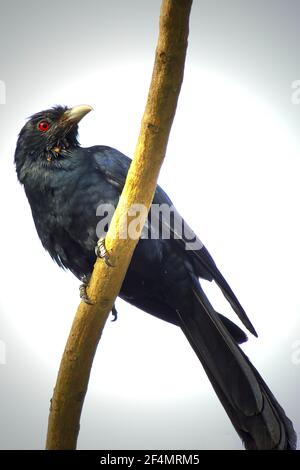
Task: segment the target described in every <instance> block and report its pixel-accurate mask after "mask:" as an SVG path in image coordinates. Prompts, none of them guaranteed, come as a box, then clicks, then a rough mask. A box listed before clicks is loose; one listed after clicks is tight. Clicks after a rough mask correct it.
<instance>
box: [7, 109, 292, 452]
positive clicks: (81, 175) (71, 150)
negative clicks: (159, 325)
mask: <svg viewBox="0 0 300 470" xmlns="http://www.w3.org/2000/svg"><path fill="white" fill-rule="evenodd" d="M91 109H92V108H91V107H90V106H77V107H74V108H71V109H70V108H67V107H62V106H56V107H54V108H52V109H48V110H46V111H42V112H39V113H37V114H35V115H33V116H32V117H31V118H30V119H29V120H28V122H27V123H26V124H25V126H24V127H23V129H22V130H21V132H20V134H19V138H18V142H17V147H16V152H15V165H16V170H17V175H18V179H19V181H20V182H21V183H22V184H23V185H24V189H25V192H26V195H27V198H28V201H29V204H30V206H31V210H32V215H33V219H34V222H35V226H36V229H37V232H38V235H39V237H40V239H41V242H42V244H43V246H44V248H45V249H46V250H47V251H48V252H49V253H50V255H51V257H52V258H53V259H54V260H55V261H56V262H57V264H58V265H59V266H61V267H63V268H66V269H69V270H70V271H72V273H74V274H75V276H76V277H77V278H78V279H80V280H81V281H84V282H87V281H88V279H89V277H90V275H91V272H92V270H93V265H94V263H95V259H96V255H95V246H96V243H97V240H98V237H99V235H103V236H104V235H105V230H103V233H100V234H99V233H98V234H96V227H97V224H98V223H99V217H98V216H97V215H96V210H97V207H98V206H99V205H101V204H102V205H103V204H111V205H112V206H114V207H116V205H117V203H118V199H119V196H120V194H121V191H122V188H123V185H124V182H125V179H126V175H127V171H128V168H129V165H130V162H131V161H130V159H129V158H128V157H126V156H125V155H123V154H122V153H120V152H119V151H117V150H115V149H113V148H110V147H106V146H102V145H101V146H94V147H90V148H82V147H80V145H79V142H78V140H77V135H78V123H79V121H80V120H81V119H82V118H83V117H84V116H85V115H86V114H87V113H88V112H89V111H90V110H91ZM153 202H154V203H155V204H165V205H167V206H169V207H172V202H171V201H170V199H169V198H168V196H167V195H166V194H165V193H164V192H163V190H162V189H161V188H160V187H159V186H157V190H156V193H155V197H154V201H153ZM175 215H176V214H175ZM177 215H178V214H177ZM172 220H173V219H172ZM174 220H175V219H174ZM174 220H173V222H171V223H170V222H169V221H167V220H165V219H164V218H163V217H160V223H161V224H162V227H163V228H165V229H166V228H167V229H169V230H170V234H171V236H170V237H169V239H164V237H162V236H160V237H159V238H157V237H156V238H152V239H151V238H150V239H149V238H146V237H145V238H141V239H140V241H139V243H138V245H137V248H136V250H135V252H134V255H133V258H132V261H131V264H130V266H129V269H128V272H127V275H126V278H125V280H124V283H123V285H122V289H121V292H120V297H121V298H123V299H125V300H126V301H128V302H130V303H131V304H133V305H135V306H137V307H139V308H140V309H142V310H144V311H145V312H148V313H150V314H152V315H155V316H156V317H159V318H161V319H163V320H166V321H168V322H170V323H173V324H176V325H179V326H180V327H181V328H182V330H183V332H184V333H185V335H186V337H187V339H188V341H189V342H190V344H191V346H192V348H193V349H194V351H195V353H196V354H197V356H198V358H199V360H200V361H201V363H202V365H203V367H204V369H205V372H206V373H207V375H208V378H209V380H210V381H211V384H212V386H213V388H214V390H215V392H216V393H217V395H218V397H219V399H220V401H221V403H222V405H223V407H224V408H225V411H226V412H227V414H228V416H229V418H230V420H231V422H232V424H233V426H234V427H235V429H236V431H237V432H238V434H239V436H240V437H241V439H242V440H243V442H244V445H245V447H246V448H247V449H295V447H296V434H295V432H294V429H293V425H292V423H291V421H290V420H289V419H288V418H287V417H286V415H285V412H284V410H283V409H282V408H281V406H280V405H279V403H278V402H277V400H276V398H275V397H274V395H273V394H272V392H271V391H270V390H269V388H268V386H267V385H266V383H265V382H264V380H263V379H262V377H261V376H260V375H259V373H258V372H257V370H256V369H255V368H254V366H253V365H252V364H251V362H250V361H249V359H248V357H247V356H246V355H245V354H244V352H243V351H242V350H241V349H240V347H239V346H238V343H242V342H244V341H246V339H247V337H246V335H245V333H244V332H243V331H242V330H241V329H240V328H239V327H238V326H236V325H235V324H234V323H233V322H231V321H230V320H228V319H227V318H225V317H223V316H222V315H220V314H218V313H217V312H216V311H215V310H214V309H213V307H212V305H211V304H210V302H209V300H208V298H207V296H206V295H205V293H204V291H203V289H202V287H201V284H200V282H199V278H202V279H206V280H209V281H212V280H214V281H215V282H216V283H217V285H218V286H219V287H220V289H221V290H222V292H223V294H224V295H225V297H226V299H227V300H228V301H229V302H230V304H231V306H232V308H233V310H234V311H235V312H236V314H237V315H238V317H239V318H240V320H241V321H242V322H243V324H244V325H245V326H246V327H247V328H248V330H249V331H250V332H251V333H253V334H254V335H255V336H256V332H255V330H254V328H253V326H252V324H251V322H250V320H249V319H248V317H247V315H246V313H245V312H244V310H243V308H242V307H241V305H240V303H239V301H238V300H237V298H236V297H235V295H234V293H233V292H232V290H231V288H230V287H229V285H228V284H227V282H226V280H225V279H224V277H223V276H222V274H221V273H220V271H219V270H218V268H217V266H216V264H215V262H214V261H213V259H212V257H211V256H210V254H209V253H208V251H207V249H206V248H205V247H204V246H203V245H202V244H201V242H200V240H199V239H197V238H195V240H194V241H195V243H194V245H192V248H191V247H189V248H190V249H186V248H188V246H187V245H188V241H187V239H186V237H185V236H183V235H182V236H181V235H180V233H179V232H178V224H176V223H175V222H174ZM154 225H155V224H154V219H153V217H152V215H151V217H150V216H149V218H148V227H147V230H148V231H149V229H151V228H152V226H154Z"/></svg>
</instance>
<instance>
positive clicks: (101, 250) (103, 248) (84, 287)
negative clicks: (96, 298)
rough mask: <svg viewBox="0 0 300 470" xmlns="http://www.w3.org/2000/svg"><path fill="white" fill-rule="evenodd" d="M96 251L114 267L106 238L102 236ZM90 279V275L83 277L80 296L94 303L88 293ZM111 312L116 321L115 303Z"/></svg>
mask: <svg viewBox="0 0 300 470" xmlns="http://www.w3.org/2000/svg"><path fill="white" fill-rule="evenodd" d="M95 253H96V256H97V257H98V258H102V259H104V261H105V263H106V264H107V266H109V267H111V268H112V267H113V264H112V263H111V261H110V259H109V254H108V251H107V249H106V246H105V238H100V240H98V242H97V245H96V247H95ZM89 279H90V276H89V277H87V278H86V279H83V282H82V284H80V286H79V296H80V299H81V300H82V301H83V302H85V303H86V304H88V305H93V302H92V301H91V299H90V298H89V296H88V293H87V288H88V283H89ZM111 313H112V315H113V317H114V318H113V319H112V321H116V320H117V318H118V312H117V309H116V307H115V305H113V307H112V310H111Z"/></svg>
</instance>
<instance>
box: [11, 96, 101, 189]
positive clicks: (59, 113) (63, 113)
mask: <svg viewBox="0 0 300 470" xmlns="http://www.w3.org/2000/svg"><path fill="white" fill-rule="evenodd" d="M91 110H92V107H91V106H88V105H80V106H75V107H74V108H68V107H65V106H55V107H54V108H51V109H47V110H46V111H41V112H39V113H36V114H34V115H33V116H31V117H30V118H29V120H28V121H27V123H26V124H25V126H24V127H23V128H22V130H21V132H20V134H19V138H18V142H17V147H16V152H15V164H16V169H17V174H18V177H19V179H20V181H22V169H24V170H25V169H27V170H28V169H29V168H30V167H31V168H32V165H34V166H36V165H38V166H42V167H46V168H47V167H51V166H52V167H59V166H60V161H61V160H62V159H63V158H65V156H66V155H67V153H68V150H71V149H72V148H74V147H78V146H79V143H78V140H77V135H78V123H79V121H80V120H81V119H82V118H83V117H84V116H85V115H86V114H87V113H89V112H90V111H91ZM26 172H27V171H26Z"/></svg>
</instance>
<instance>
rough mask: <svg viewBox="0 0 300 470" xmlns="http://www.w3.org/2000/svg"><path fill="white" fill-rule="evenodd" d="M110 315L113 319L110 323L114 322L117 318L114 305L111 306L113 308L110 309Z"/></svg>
mask: <svg viewBox="0 0 300 470" xmlns="http://www.w3.org/2000/svg"><path fill="white" fill-rule="evenodd" d="M111 314H112V316H113V317H114V318H113V319H112V321H116V320H117V318H118V311H117V309H116V306H115V304H114V305H113V308H112V309H111Z"/></svg>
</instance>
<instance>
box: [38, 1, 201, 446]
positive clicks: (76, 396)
mask: <svg viewBox="0 0 300 470" xmlns="http://www.w3.org/2000/svg"><path fill="white" fill-rule="evenodd" d="M191 5H192V0H163V3H162V8H161V16H160V32H159V39H158V45H157V49H156V57H155V64H154V69H153V75H152V81H151V85H150V90H149V95H148V100H147V105H146V109H145V113H144V116H143V120H142V124H141V130H140V135H139V139H138V143H137V147H136V151H135V156H134V159H133V161H132V164H131V166H130V169H129V172H128V176H127V179H126V183H125V186H124V189H123V192H122V194H121V197H120V200H119V204H118V207H117V209H116V211H115V213H114V216H113V219H112V221H111V224H110V227H109V231H108V233H107V236H106V247H107V249H108V251H109V253H110V256H111V259H113V263H114V266H115V267H113V268H110V267H107V265H106V264H105V263H104V262H103V261H102V260H100V259H98V260H97V262H96V264H95V267H94V271H93V275H92V278H91V281H90V287H89V289H88V295H89V297H90V298H91V299H92V300H93V302H94V305H87V304H85V303H83V302H81V303H80V305H79V307H78V310H77V313H76V316H75V319H74V322H73V325H72V328H71V332H70V335H69V338H68V341H67V344H66V347H65V351H64V354H63V357H62V361H61V365H60V370H59V373H58V377H57V382H56V386H55V389H54V394H53V398H52V401H51V409H50V415H49V424H48V435H47V444H46V448H47V449H75V448H76V442H77V437H78V432H79V422H80V415H81V410H82V406H83V402H84V397H85V394H86V391H87V387H88V381H89V376H90V372H91V367H92V363H93V358H94V355H95V352H96V348H97V345H98V342H99V340H100V337H101V333H102V330H103V328H104V325H105V322H106V320H107V317H108V314H109V312H110V311H111V309H112V306H113V304H114V301H115V298H116V297H117V295H118V294H119V291H120V288H121V286H122V282H123V280H124V277H125V275H126V272H127V269H128V266H129V263H130V260H131V257H132V254H133V252H134V249H135V247H136V244H137V242H138V239H132V238H130V237H127V239H122V238H121V237H120V233H121V232H122V229H123V227H124V224H125V226H127V224H128V215H127V214H128V210H129V209H130V207H132V206H133V205H134V204H136V203H138V204H143V205H145V206H146V207H147V208H148V209H149V208H150V206H151V202H152V199H153V195H154V192H155V188H156V184H157V178H158V174H159V170H160V167H161V165H162V162H163V159H164V156H165V152H166V148H167V143H168V138H169V133H170V130H171V126H172V122H173V118H174V115H175V111H176V105H177V100H178V96H179V92H180V88H181V84H182V80H183V72H184V63H185V56H186V49H187V38H188V25H189V14H190V9H191ZM145 219H146V215H144V217H143V220H141V223H140V227H139V229H140V230H139V232H140V233H141V230H142V227H143V225H144V222H145ZM140 233H139V235H140Z"/></svg>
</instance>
